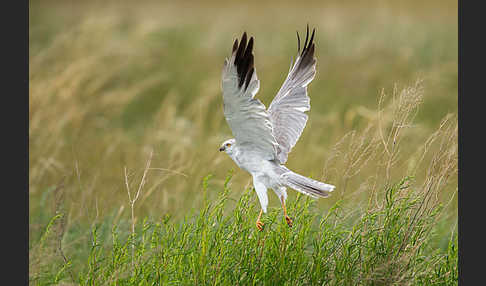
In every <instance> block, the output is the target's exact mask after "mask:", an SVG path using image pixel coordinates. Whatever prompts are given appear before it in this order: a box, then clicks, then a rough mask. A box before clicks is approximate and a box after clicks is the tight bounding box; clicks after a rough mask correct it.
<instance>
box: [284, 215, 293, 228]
mask: <svg viewBox="0 0 486 286" xmlns="http://www.w3.org/2000/svg"><path fill="white" fill-rule="evenodd" d="M285 220H286V221H287V224H288V225H289V227H292V222H293V220H292V219H291V218H290V217H289V216H286V217H285Z"/></svg>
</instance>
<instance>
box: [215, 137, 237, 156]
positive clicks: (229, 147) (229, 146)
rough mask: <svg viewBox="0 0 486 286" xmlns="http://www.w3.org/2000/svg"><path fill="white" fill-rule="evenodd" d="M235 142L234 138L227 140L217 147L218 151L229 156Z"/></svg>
mask: <svg viewBox="0 0 486 286" xmlns="http://www.w3.org/2000/svg"><path fill="white" fill-rule="evenodd" d="M235 142H236V140H235V139H234V138H231V139H228V140H226V141H224V142H223V144H221V147H219V151H220V152H221V151H224V152H226V154H228V155H230V154H231V153H233V147H234V145H235Z"/></svg>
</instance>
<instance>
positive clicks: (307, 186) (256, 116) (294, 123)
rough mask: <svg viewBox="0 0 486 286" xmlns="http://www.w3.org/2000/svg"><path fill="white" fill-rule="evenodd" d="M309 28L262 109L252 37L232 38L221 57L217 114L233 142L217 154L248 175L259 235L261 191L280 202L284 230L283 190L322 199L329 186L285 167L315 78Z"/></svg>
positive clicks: (263, 196) (264, 209) (265, 198)
mask: <svg viewBox="0 0 486 286" xmlns="http://www.w3.org/2000/svg"><path fill="white" fill-rule="evenodd" d="M314 35H315V28H314V29H313V30H312V35H311V36H310V38H309V25H307V30H306V38H305V43H304V46H303V48H302V51H301V50H300V36H299V32H297V56H296V59H295V62H294V63H292V60H291V64H290V69H289V72H288V75H287V78H286V79H285V81H284V82H283V84H282V86H281V88H280V90H279V91H278V92H277V94H276V95H275V97H274V99H273V100H272V102H271V103H270V105H269V107H268V109H266V107H265V105H264V104H263V103H262V102H261V101H260V100H259V99H257V98H255V95H256V93H257V92H258V90H259V88H260V81H259V80H258V77H257V74H256V70H255V66H254V55H253V45H254V38H253V37H250V39H249V40H248V41H247V34H246V31H245V32H244V33H243V35H242V36H241V40H240V41H239V42H238V38H237V39H236V40H235V42H234V44H233V48H232V52H231V56H230V57H229V58H225V60H224V67H223V71H222V82H221V89H222V95H223V113H224V117H225V119H226V122H227V123H228V125H229V127H230V129H231V132H232V135H233V136H234V138H231V139H228V140H225V141H224V142H223V143H222V144H221V146H220V148H219V151H220V152H225V153H226V154H227V155H229V157H230V158H231V159H232V160H233V161H234V162H235V163H236V165H237V166H238V167H239V168H240V169H243V170H245V171H247V172H248V173H250V174H251V176H252V179H253V187H254V190H255V192H256V194H257V197H258V200H259V202H260V206H261V209H260V213H259V215H258V218H257V221H256V227H257V228H258V230H260V231H262V230H263V228H264V223H263V222H262V221H261V217H262V213H267V206H268V196H267V190H268V189H272V190H273V192H274V193H275V194H276V195H277V197H278V198H279V200H280V203H281V206H282V209H283V212H284V217H285V220H286V222H287V225H288V226H289V227H292V225H293V219H292V218H291V217H289V216H288V214H287V209H286V207H285V201H286V199H287V187H289V188H291V189H294V190H296V191H298V192H300V193H303V194H305V195H307V196H310V197H313V198H320V197H322V198H325V197H328V196H329V194H330V193H331V192H332V191H334V189H335V186H334V185H331V184H327V183H324V182H320V181H317V180H314V179H311V178H308V177H305V176H303V175H300V174H297V173H295V172H293V171H291V170H290V169H288V168H287V167H286V166H285V163H286V162H287V158H288V154H289V152H290V151H291V150H292V148H293V147H294V146H295V144H296V143H297V141H298V139H299V137H300V135H301V134H302V131H303V130H304V127H305V125H306V123H307V119H308V116H307V114H306V113H305V112H307V111H309V110H310V98H309V96H308V95H307V85H308V84H309V83H310V82H311V81H312V80H313V79H314V76H315V74H316V61H317V60H316V58H315V56H314V51H315V43H314Z"/></svg>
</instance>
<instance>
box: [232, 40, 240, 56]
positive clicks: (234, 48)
mask: <svg viewBox="0 0 486 286" xmlns="http://www.w3.org/2000/svg"><path fill="white" fill-rule="evenodd" d="M236 49H238V39H236V40H235V43H234V44H233V49H232V50H231V53H234V52H235V51H236Z"/></svg>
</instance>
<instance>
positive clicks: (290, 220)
mask: <svg viewBox="0 0 486 286" xmlns="http://www.w3.org/2000/svg"><path fill="white" fill-rule="evenodd" d="M280 201H281V202H282V208H283V211H284V216H285V220H286V221H287V224H288V225H289V227H292V219H291V218H290V217H289V216H288V215H287V208H286V207H285V199H284V196H282V197H281V198H280Z"/></svg>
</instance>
